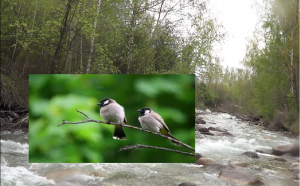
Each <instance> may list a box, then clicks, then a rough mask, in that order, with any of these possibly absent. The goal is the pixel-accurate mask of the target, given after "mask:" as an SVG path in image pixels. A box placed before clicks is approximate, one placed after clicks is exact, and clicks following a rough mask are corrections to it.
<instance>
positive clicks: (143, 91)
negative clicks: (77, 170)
mask: <svg viewBox="0 0 300 186" xmlns="http://www.w3.org/2000/svg"><path fill="white" fill-rule="evenodd" d="M194 86H195V76H194V75H102V74H99V75H71V74H70V75H63V74H60V75H59V74H57V75H48V74H31V75H29V110H30V113H29V114H30V117H29V118H30V121H29V162H30V163H46V162H47V163H48V162H51V163H54V162H56V163H58V162H60V163H62V162H64V163H90V162H94V163H95V162H124V163H125V162H141V163H159V162H161V163H179V162H190V163H194V162H195V158H194V157H191V156H186V155H181V154H175V153H171V152H165V151H161V150H154V149H136V150H128V151H121V152H118V150H119V149H120V148H121V147H124V146H127V145H134V144H145V145H153V146H161V147H167V148H173V149H177V150H183V151H187V152H192V151H190V150H188V149H186V148H184V147H176V146H174V145H173V144H172V142H171V141H169V140H167V139H164V138H161V137H159V136H155V135H153V134H150V133H143V132H139V131H136V130H133V129H128V128H124V131H125V133H126V136H127V140H125V141H120V140H114V139H113V138H112V135H113V126H110V125H105V124H100V123H84V124H80V125H63V126H60V127H57V125H58V124H60V123H61V122H62V120H63V119H64V120H67V121H82V120H85V119H86V118H85V117H84V116H83V115H81V114H80V113H77V112H76V109H78V110H80V111H82V112H84V113H86V114H87V115H88V116H89V117H90V118H92V119H97V120H102V118H101V117H100V115H99V109H100V106H98V105H97V103H99V102H100V101H101V100H102V99H103V98H106V97H108V98H112V99H115V100H116V101H117V102H118V103H119V104H120V105H122V106H123V107H124V108H125V113H126V118H127V120H128V124H129V125H134V126H137V127H141V126H140V124H139V122H138V116H139V113H138V112H137V109H139V108H142V107H146V106H147V107H150V108H151V109H153V110H154V111H156V112H157V113H159V114H160V115H161V116H162V117H163V118H164V120H165V122H166V124H167V125H168V127H169V129H170V130H171V133H172V134H173V135H174V136H175V137H176V138H178V139H179V140H181V141H183V142H184V143H186V144H188V145H190V146H192V147H195V115H194V113H195V88H194Z"/></svg>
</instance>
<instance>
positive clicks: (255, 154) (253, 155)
mask: <svg viewBox="0 0 300 186" xmlns="http://www.w3.org/2000/svg"><path fill="white" fill-rule="evenodd" d="M242 155H246V156H248V157H250V158H258V155H257V153H256V152H253V151H246V152H244V153H243V154H242Z"/></svg>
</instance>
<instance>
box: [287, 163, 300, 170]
mask: <svg viewBox="0 0 300 186" xmlns="http://www.w3.org/2000/svg"><path fill="white" fill-rule="evenodd" d="M289 170H290V171H293V170H300V163H298V162H293V163H292V164H291V165H290V166H289Z"/></svg>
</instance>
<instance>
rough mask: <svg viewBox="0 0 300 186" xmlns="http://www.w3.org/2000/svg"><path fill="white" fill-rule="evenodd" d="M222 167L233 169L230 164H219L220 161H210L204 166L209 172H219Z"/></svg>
mask: <svg viewBox="0 0 300 186" xmlns="http://www.w3.org/2000/svg"><path fill="white" fill-rule="evenodd" d="M223 169H230V170H231V169H234V167H233V166H231V165H226V164H221V163H210V164H207V165H206V166H205V170H206V171H207V172H210V173H219V172H220V171H222V170H223Z"/></svg>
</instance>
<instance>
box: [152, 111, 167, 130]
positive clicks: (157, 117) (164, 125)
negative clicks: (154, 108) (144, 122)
mask: <svg viewBox="0 0 300 186" xmlns="http://www.w3.org/2000/svg"><path fill="white" fill-rule="evenodd" d="M152 113H153V114H154V116H155V119H156V120H157V121H159V122H160V123H161V124H162V125H163V127H164V129H165V130H167V131H168V132H170V129H169V128H168V126H167V124H166V123H165V121H164V119H163V118H162V117H161V116H160V115H159V114H157V113H155V112H152Z"/></svg>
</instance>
